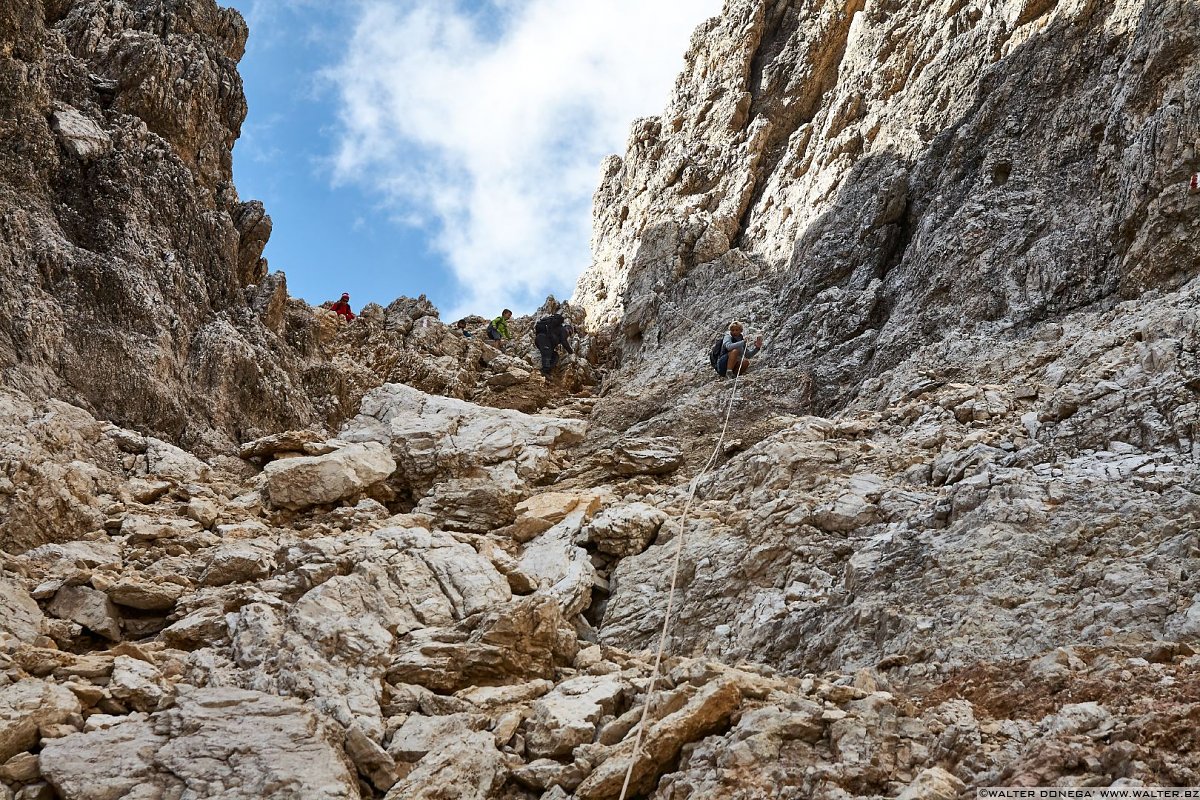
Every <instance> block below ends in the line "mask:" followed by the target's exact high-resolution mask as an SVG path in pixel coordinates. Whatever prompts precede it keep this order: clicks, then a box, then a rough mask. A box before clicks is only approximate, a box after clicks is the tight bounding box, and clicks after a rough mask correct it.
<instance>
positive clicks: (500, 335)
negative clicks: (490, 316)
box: [487, 308, 512, 350]
mask: <svg viewBox="0 0 1200 800" xmlns="http://www.w3.org/2000/svg"><path fill="white" fill-rule="evenodd" d="M510 319H512V311H511V310H510V309H507V308H506V309H504V310H503V311H502V312H500V316H498V317H496V318H495V319H494V320H492V321H491V322H490V323H488V327H487V337H488V339H490V340H491V341H493V342H497V344H496V347H499V348H500V349H501V350H503V349H504V345H503V344H502V343H501V342H503V340H504V339H511V338H512V334H510V333H509V332H508V321H509V320H510Z"/></svg>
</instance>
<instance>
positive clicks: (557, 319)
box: [533, 314, 563, 333]
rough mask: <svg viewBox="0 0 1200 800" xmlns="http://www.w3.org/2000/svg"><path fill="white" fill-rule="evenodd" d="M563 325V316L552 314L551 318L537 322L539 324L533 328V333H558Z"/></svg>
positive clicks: (543, 318) (544, 318) (547, 317)
mask: <svg viewBox="0 0 1200 800" xmlns="http://www.w3.org/2000/svg"><path fill="white" fill-rule="evenodd" d="M562 324H563V318H562V314H551V315H549V316H546V317H542V318H541V319H539V320H538V321H537V324H536V325H534V326H533V332H534V333H551V332H552V331H556V330H558V329H559V328H561V327H562Z"/></svg>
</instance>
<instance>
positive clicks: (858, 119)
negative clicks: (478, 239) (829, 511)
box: [576, 0, 1200, 407]
mask: <svg viewBox="0 0 1200 800" xmlns="http://www.w3.org/2000/svg"><path fill="white" fill-rule="evenodd" d="M1198 18H1200V4H1198V3H1197V2H1195V0H1166V1H1165V2H1147V1H1146V0H1117V1H1116V2H1095V1H1094V0H1061V1H1060V2H1054V0H1049V1H1047V0H1006V1H1005V2H995V1H994V0H937V1H936V2H928V3H903V2H895V1H894V0H830V1H829V2H800V1H799V0H778V1H776V2H771V1H770V0H729V2H728V3H727V4H726V7H725V10H724V12H723V14H722V15H721V16H720V17H716V18H713V19H711V20H709V21H708V22H707V23H705V24H704V25H702V26H701V27H700V28H699V29H698V30H697V32H696V34H695V36H694V38H693V40H692V45H691V50H690V52H689V53H688V55H687V58H686V62H685V66H684V69H683V72H682V74H681V75H680V77H679V80H678V82H677V84H676V88H675V91H674V94H673V96H672V98H671V100H670V102H669V104H668V105H667V108H666V110H665V111H664V112H663V114H662V115H661V116H660V117H653V118H648V119H643V120H640V121H638V122H637V123H636V124H635V125H634V128H633V131H632V133H631V135H630V140H629V145H628V149H627V152H626V154H625V157H624V158H623V159H621V158H616V157H613V158H610V159H609V160H608V161H607V162H606V164H605V168H604V177H603V181H602V183H601V186H600V188H599V190H598V191H597V193H596V197H595V212H594V218H595V223H594V234H593V252H594V263H593V265H592V267H591V269H590V270H589V271H588V272H587V273H586V274H585V275H584V276H583V277H582V278H581V279H580V282H579V285H578V287H577V291H576V297H577V299H578V300H579V301H580V302H582V303H583V304H584V305H585V306H586V307H587V309H588V311H589V313H590V315H591V318H592V319H593V320H599V321H603V322H606V323H619V325H620V332H621V336H622V338H623V342H624V350H625V355H626V356H627V357H636V356H637V354H639V353H641V352H642V349H643V348H644V347H647V346H654V347H659V346H662V345H665V344H670V345H671V346H672V347H684V348H690V349H691V350H697V349H698V348H697V347H696V346H695V343H696V342H697V341H700V340H701V339H702V338H703V337H702V336H701V335H700V334H698V333H697V330H696V328H697V325H695V324H692V321H696V322H698V323H699V325H700V326H702V327H703V326H711V327H712V329H713V331H716V330H720V328H721V326H722V325H723V324H725V323H727V322H728V320H729V319H731V318H733V317H737V316H745V317H748V318H749V319H750V321H751V323H752V324H757V325H758V326H762V327H766V328H767V330H768V336H769V338H771V339H772V340H773V341H774V342H775V344H776V345H781V346H780V347H778V348H777V349H776V351H775V354H774V355H773V360H774V363H777V364H787V365H798V364H804V365H806V366H808V367H811V368H812V369H813V371H814V373H815V376H816V379H817V381H816V382H817V389H818V391H817V398H818V401H819V403H824V404H825V405H826V407H829V406H833V405H836V404H838V403H840V402H841V401H843V400H845V399H847V397H848V396H849V395H851V394H852V393H853V391H854V387H855V386H857V384H858V383H859V382H861V380H862V379H863V378H864V377H867V376H869V375H872V374H876V373H878V372H880V371H882V370H884V369H886V368H888V367H890V366H892V365H894V364H895V363H896V362H897V361H898V360H899V359H900V358H902V357H903V356H904V355H906V354H907V353H908V352H910V350H911V348H912V347H913V346H914V345H918V344H921V343H925V342H929V341H934V340H937V339H940V338H943V337H946V336H950V335H954V334H955V333H956V332H960V331H963V330H965V329H968V328H970V327H971V326H972V325H973V324H974V323H976V322H978V321H981V320H1008V321H1011V322H1013V323H1016V324H1023V323H1026V322H1030V321H1036V320H1038V319H1043V318H1045V317H1046V316H1048V315H1054V314H1057V313H1060V312H1063V311H1066V310H1069V309H1072V308H1077V307H1081V306H1085V305H1088V304H1091V303H1094V302H1097V301H1102V300H1104V299H1106V298H1110V297H1114V296H1120V297H1124V298H1129V297H1136V296H1139V295H1141V294H1142V293H1144V292H1146V291H1147V290H1149V289H1164V290H1169V289H1171V288H1172V287H1176V286H1178V285H1180V284H1181V283H1182V282H1183V281H1185V280H1186V279H1188V278H1189V277H1191V276H1193V275H1195V274H1196V272H1197V269H1198V268H1200V237H1198V236H1197V235H1196V234H1197V231H1198V230H1200V196H1189V195H1188V193H1187V180H1188V176H1189V175H1190V174H1191V173H1193V172H1195V171H1196V170H1197V169H1200V155H1198V153H1197V148H1198V146H1200V57H1198V56H1197V52H1198V48H1200V39H1198V38H1197V37H1198V34H1197V32H1196V31H1197V29H1196V26H1195V21H1196V19H1198Z"/></svg>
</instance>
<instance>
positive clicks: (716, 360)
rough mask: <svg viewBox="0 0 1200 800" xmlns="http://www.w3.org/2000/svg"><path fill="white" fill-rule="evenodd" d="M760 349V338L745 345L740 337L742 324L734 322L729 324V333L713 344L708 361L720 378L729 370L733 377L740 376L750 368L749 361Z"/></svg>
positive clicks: (744, 340)
mask: <svg viewBox="0 0 1200 800" xmlns="http://www.w3.org/2000/svg"><path fill="white" fill-rule="evenodd" d="M762 348H763V338H762V337H761V336H759V337H758V338H756V339H755V340H754V344H752V345H747V344H746V339H745V337H743V336H742V323H740V322H737V321H734V322H731V323H730V324H729V333H727V334H725V335H724V336H723V337H721V338H720V339H718V340H717V341H715V342H713V346H712V351H711V352H710V353H709V356H708V360H709V363H711V364H712V367H713V369H715V370H716V371H717V374H718V375H720V376H721V377H722V378H724V377H725V375H726V373H727V372H728V371H729V370H733V374H734V375H741V374H742V373H744V372H745V371H746V370H747V369H749V368H750V359H752V358H754V357H755V356H756V355H758V351H760V350H762Z"/></svg>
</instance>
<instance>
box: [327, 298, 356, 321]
mask: <svg viewBox="0 0 1200 800" xmlns="http://www.w3.org/2000/svg"><path fill="white" fill-rule="evenodd" d="M329 310H330V311H332V312H333V313H335V314H337V315H338V316H339V317H341V318H342V319H344V320H346V322H353V321H354V312H353V311H351V310H350V294H349V293H348V292H342V299H341V300H338V301H337V302H336V303H334V304H333V305H331V306H330V307H329Z"/></svg>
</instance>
